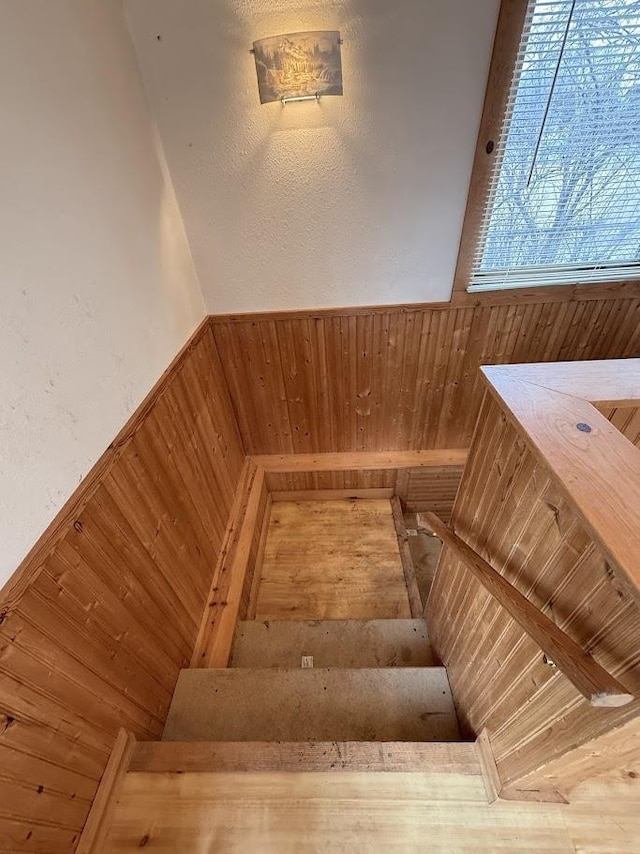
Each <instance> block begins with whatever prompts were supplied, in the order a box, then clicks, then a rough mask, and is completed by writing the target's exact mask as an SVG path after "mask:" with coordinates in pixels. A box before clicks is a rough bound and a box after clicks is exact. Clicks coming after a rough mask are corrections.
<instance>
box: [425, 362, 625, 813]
mask: <svg viewBox="0 0 640 854" xmlns="http://www.w3.org/2000/svg"><path fill="white" fill-rule="evenodd" d="M603 364H605V365H606V363H603ZM516 367H517V370H514V369H512V368H505V369H504V370H503V369H498V368H494V369H488V371H487V373H488V376H489V377H490V378H493V380H492V382H493V383H495V382H496V381H497V378H498V375H499V374H500V373H502V376H504V377H505V382H503V383H502V385H498V386H497V388H499V389H500V392H499V393H500V394H501V395H502V396H503V401H504V400H505V399H506V397H505V396H506V391H505V389H506V388H507V385H506V382H507V381H513V382H515V384H516V385H515V386H514V388H515V387H517V386H518V383H520V379H519V376H522V377H526V376H527V371H528V370H530V369H529V366H521V368H520V367H518V366H516ZM558 367H559V368H563V366H558ZM549 368H551V369H553V368H554V366H541V367H540V372H541V374H545V375H548V379H550V373H551V372H550V371H548V370H547V369H549ZM589 368H590V369H592V368H593V369H595V372H596V373H597V371H598V366H589ZM543 369H544V370H543ZM580 370H581V371H582V366H580ZM613 370H614V372H615V371H622V372H623V374H622V376H623V377H624V376H625V375H624V369H623V366H621V365H620V366H615V367H614V368H613ZM630 370H631V365H630ZM610 373H611V372H610ZM631 373H632V375H633V378H634V382H635V389H636V391H635V395H634V396H636V397H637V396H638V388H640V386H639V385H638V369H637V366H636V368H635V373H633V371H632V372H631ZM574 374H575V372H574ZM548 379H547V380H545V379H544V377H542V378H541V379H540V382H539V384H537V383H534V385H533V388H534V389H535V393H536V394H538V395H539V396H540V395H542V396H546V397H545V400H546V398H547V397H549V396H550V395H553V394H555V392H554V391H553V390H552V389H553V388H555V386H551V383H550V382H549V381H548ZM569 379H570V378H569ZM600 385H601V388H600V389H599V390H598V394H597V396H596V398H595V399H598V398H599V399H600V400H602V397H601V396H600V395H603V396H604V397H605V398H606V397H608V396H609V395H611V394H613V395H614V397H615V396H616V395H617V393H618V391H619V389H613V387H614V386H615V385H616V384H615V383H614V382H611V377H610V378H609V381H608V382H605V383H600ZM622 385H624V382H622ZM550 386H551V388H550ZM575 389H576V382H575V376H574V379H573V388H572V387H571V385H568V386H566V388H565V390H564V391H563V393H562V394H561V395H560V396H559V399H560V402H561V403H562V405H563V406H565V408H566V412H565V415H564V416H560V415H559V414H557V413H555V411H553V412H552V411H551V409H549V401H547V405H546V406H542V407H540V406H538V407H537V408H536V407H535V406H534V405H533V404H531V405H528V404H526V403H525V404H523V407H522V412H524V413H526V417H527V418H530V420H533V419H536V418H537V419H538V420H539V423H540V424H541V425H546V426H543V427H541V428H540V429H541V431H546V432H544V436H545V437H546V438H547V439H548V443H549V447H548V449H547V450H548V453H546V454H545V453H544V452H542V451H540V450H539V449H538V450H536V448H537V446H536V444H535V442H536V439H535V438H532V436H533V433H529V434H527V435H525V434H524V433H523V430H522V429H518V427H517V423H516V418H517V413H516V410H515V409H514V408H513V406H512V407H511V409H509V408H508V407H506V406H505V405H504V402H502V404H501V403H499V402H498V401H497V400H496V399H494V398H493V397H492V396H490V395H487V397H486V399H485V401H484V404H483V408H482V412H481V416H480V419H479V422H478V429H477V432H476V435H475V437H474V441H473V445H472V448H471V451H470V456H469V461H468V464H467V467H466V469H465V473H464V476H463V479H462V483H461V486H460V490H459V493H458V498H457V500H456V504H455V507H454V512H453V517H452V526H453V527H454V528H455V531H456V533H457V534H458V535H459V536H460V537H462V538H463V539H464V540H465V541H466V543H467V544H468V545H470V546H471V547H472V548H473V549H474V550H475V551H476V552H478V553H479V554H480V555H482V556H483V557H484V558H485V559H487V560H489V561H490V562H491V564H492V565H493V567H494V568H496V569H497V570H498V571H500V572H501V573H502V574H503V575H504V576H505V577H506V578H507V580H508V581H509V582H511V583H512V584H513V585H514V586H515V587H517V588H518V589H519V590H520V592H521V593H523V594H524V595H525V596H527V598H528V599H529V600H530V601H531V602H532V603H533V604H535V605H536V606H537V607H538V608H539V609H540V610H541V611H543V612H544V613H545V614H547V616H549V617H550V618H551V619H552V620H553V621H554V622H555V623H556V624H557V625H558V626H559V627H560V628H562V629H563V630H564V631H565V632H566V633H567V634H568V635H570V636H571V637H572V638H573V639H574V640H575V641H576V642H577V643H578V644H579V646H580V647H581V649H583V650H585V651H588V652H589V653H590V654H592V655H593V656H594V658H595V659H596V660H597V661H598V662H599V663H600V664H601V665H602V666H603V667H604V668H605V669H606V670H607V671H608V672H609V673H611V674H612V675H613V676H615V677H616V678H617V679H618V680H619V681H620V682H621V683H622V684H623V685H624V687H625V688H626V690H627V691H628V692H629V693H631V694H633V695H634V696H635V698H636V699H635V700H633V701H632V702H631V703H629V704H628V705H625V706H623V707H621V708H615V709H595V708H593V707H592V706H591V705H589V703H588V702H587V701H586V700H585V699H584V698H583V697H582V696H581V695H580V694H579V693H578V691H577V690H576V689H575V688H574V687H573V685H572V684H571V683H570V682H569V681H568V680H567V679H565V678H564V677H563V675H562V674H561V673H560V672H559V671H557V670H555V669H553V668H552V667H550V666H549V665H548V664H547V663H545V661H544V659H543V655H542V652H541V650H540V647H538V646H537V645H536V644H535V643H534V642H533V641H532V640H531V638H530V637H529V636H528V635H527V634H525V632H524V631H523V630H522V629H521V628H520V626H519V625H518V624H517V623H516V622H515V621H514V620H513V619H512V618H511V617H510V616H509V614H508V613H507V611H505V610H504V609H503V608H502V607H501V606H500V605H499V604H498V603H497V601H496V600H495V599H494V598H493V597H492V596H491V595H490V594H489V593H488V592H487V591H486V590H485V589H484V587H482V585H481V584H480V583H479V582H478V581H477V580H476V579H475V578H474V577H473V576H472V575H471V574H470V573H469V571H468V570H467V568H466V567H465V566H464V565H463V564H462V562H461V561H460V560H459V559H458V557H457V556H456V554H455V553H454V552H453V551H452V550H447V549H445V551H444V552H443V557H442V559H441V562H440V566H439V568H438V572H437V574H436V579H435V582H434V585H433V588H432V592H431V597H430V599H429V603H428V608H427V613H428V617H429V622H430V629H431V637H432V641H433V642H434V644H435V648H436V649H437V651H438V653H439V654H440V656H441V657H442V660H443V661H444V663H445V664H446V666H447V670H448V674H449V679H450V682H451V687H452V690H453V693H454V696H455V697H456V701H457V706H458V714H459V717H460V718H461V719H462V722H463V723H464V724H466V725H467V727H468V728H470V729H471V730H473V731H475V732H480V731H481V730H483V729H485V728H486V729H487V731H488V733H489V735H490V740H491V748H492V751H493V754H494V757H495V763H496V768H497V773H498V775H499V779H500V780H501V784H502V786H503V787H504V790H505V792H507V793H508V792H509V790H511V795H512V796H513V795H514V794H515V795H517V794H518V793H520V796H526V795H525V794H523V793H529V794H531V792H535V791H537V790H539V789H543V788H544V787H546V786H552V787H556V788H560V790H561V791H566V790H567V789H568V788H570V787H571V786H572V785H574V784H575V783H576V782H578V781H579V780H580V779H584V778H585V777H586V776H589V775H590V774H594V773H597V771H598V769H600V770H606V769H607V767H610V766H611V763H615V762H617V761H618V759H620V755H622V754H620V750H621V749H622V747H624V742H625V740H627V741H628V739H627V737H626V735H625V734H626V733H628V732H629V733H630V732H631V731H633V732H635V731H637V729H638V724H637V721H638V716H639V715H640V653H639V650H640V612H639V610H638V601H637V588H635V590H634V589H633V584H632V582H631V578H632V576H633V574H634V573H635V577H636V578H637V551H636V560H635V561H634V559H633V548H632V546H633V543H634V542H635V543H637V539H638V515H637V507H638V502H639V498H638V485H637V483H638V481H637V477H636V474H635V473H634V472H635V471H637V469H638V458H637V457H635V455H634V454H633V449H632V448H631V446H627V443H626V442H624V441H622V442H621V443H620V442H614V439H615V434H611V435H610V434H609V433H608V432H607V431H605V430H604V429H603V425H605V426H608V425H606V422H604V421H603V420H602V419H600V421H598V419H597V416H598V413H597V412H596V410H595V409H594V408H593V407H591V408H590V412H591V414H589V411H588V409H586V408H585V407H584V406H582V407H581V408H577V409H576V410H575V412H574V411H572V410H571V406H573V405H576V406H578V405H580V406H581V405H582V404H585V401H582V400H580V399H578V398H577V397H572V396H570V394H571V393H574V392H575V394H579V391H575ZM612 389H613V391H612ZM625 394H626V393H625V392H624V390H623V391H622V392H621V393H620V396H622V397H624V396H625ZM572 402H573V403H572ZM586 406H587V407H589V406H590V404H588V403H586ZM613 407H614V404H612V403H611V401H609V402H608V403H607V402H606V401H605V402H603V404H602V405H601V408H604V409H605V411H606V414H608V415H609V416H610V417H611V421H612V423H615V422H616V420H617V421H618V422H619V425H620V426H621V427H622V429H623V431H624V432H625V433H626V435H627V436H628V437H629V438H631V439H632V441H633V440H636V441H637V425H638V421H637V415H636V414H635V411H634V409H633V408H629V409H628V410H626V412H625V414H619V413H621V412H622V410H623V409H624V406H623V407H622V408H617V409H614V408H613ZM505 413H507V414H505ZM578 413H579V414H578ZM585 413H586V416H585ZM583 416H584V417H583ZM583 421H584V422H590V424H591V425H593V427H592V428H591V427H590V424H588V423H585V424H583V423H582V422H583ZM581 427H582V428H584V427H586V428H587V432H586V433H584V432H580V428H581ZM589 432H592V433H593V438H592V439H591V440H590V442H589V443H586V442H585V441H583V440H581V439H580V436H583V437H584V436H586V435H588V434H589ZM542 435H543V433H542V432H540V433H539V434H538V436H539V437H540V436H542ZM575 437H578V438H575ZM603 444H604V445H605V447H604V448H603V447H602V445H603ZM614 444H615V445H616V448H617V450H616V449H614V448H613V447H612V446H613V445H614ZM596 445H597V446H598V447H596ZM607 447H609V448H610V450H609V453H610V454H611V457H610V462H611V465H610V468H609V469H607V455H606V451H607ZM571 449H572V450H571ZM622 457H625V459H627V458H628V460H629V464H628V465H623V464H622V463H621V462H620V460H621V459H622ZM631 457H634V459H635V463H633V464H632V463H631ZM559 460H561V465H562V470H563V471H564V472H565V473H567V472H568V473H569V475H570V477H568V478H567V480H566V481H565V482H563V481H562V479H561V478H560V477H559V475H558V469H556V468H554V465H556V464H557V463H558V461H559ZM572 460H573V462H572ZM574 464H575V467H574V468H573V469H572V468H571V467H572V466H573V465H574ZM616 465H618V467H619V468H620V466H622V468H620V471H619V472H618V474H617V475H616V477H615V478H614V480H615V483H610V484H608V486H607V485H606V484H605V481H606V479H607V471H608V470H609V471H613V469H614V467H615V466H616ZM589 466H591V469H590V470H593V472H592V476H591V477H590V476H589V475H588V473H587V468H588V467H589ZM634 466H635V469H634ZM632 469H634V470H633V471H632ZM572 472H573V474H571V473H572ZM625 472H626V474H625ZM598 479H600V480H598ZM589 483H590V484H591V487H590V488H589V487H588V484H589ZM596 483H597V486H596ZM583 487H584V488H583ZM618 488H619V489H626V493H625V495H626V497H625V498H621V497H620V496H618V497H617V498H615V496H616V495H617V489H618ZM572 493H575V494H574V498H575V501H574V500H573V499H570V496H571V495H572ZM587 502H590V505H591V507H592V509H593V512H590V511H589V509H588V508H587ZM616 502H618V503H616ZM616 506H617V507H618V509H619V511H620V512H619V513H618V514H615V513H614V509H615V507H616ZM578 508H580V509H579V510H578ZM598 508H599V509H598ZM625 516H626V518H625ZM614 517H615V518H617V519H618V523H617V525H616V522H615V518H614ZM605 527H606V529H607V531H608V532H609V533H608V543H607V544H605V545H603V538H602V530H604V528H605ZM616 541H619V542H621V543H622V546H620V547H618V545H616ZM623 546H624V547H623ZM625 548H626V551H625ZM614 731H615V732H617V733H618V736H619V737H616V736H615V734H614V735H612V733H614ZM620 740H622V741H620ZM617 742H620V743H617ZM616 751H618V752H616ZM635 751H636V754H635V755H636V757H637V746H636V747H635ZM623 753H624V751H623ZM627 753H628V751H627ZM619 754H620V755H619ZM628 758H629V757H628V755H626V754H624V756H623V759H628ZM620 761H622V760H620ZM581 774H582V777H581V776H580V775H581Z"/></svg>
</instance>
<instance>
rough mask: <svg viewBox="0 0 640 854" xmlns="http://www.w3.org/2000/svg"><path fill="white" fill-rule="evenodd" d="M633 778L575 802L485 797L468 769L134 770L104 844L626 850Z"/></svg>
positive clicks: (263, 850) (635, 820)
mask: <svg viewBox="0 0 640 854" xmlns="http://www.w3.org/2000/svg"><path fill="white" fill-rule="evenodd" d="M632 774H633V776H631V775H632ZM637 778H638V774H637V766H636V767H635V770H632V769H631V768H629V770H628V771H627V770H625V771H623V772H618V773H617V774H615V775H611V776H609V777H607V778H602V779H599V780H593V781H591V782H590V783H589V784H585V785H584V786H581V787H580V788H579V789H578V790H576V791H575V793H574V797H573V798H572V802H571V803H570V804H522V803H513V802H507V801H499V802H498V803H495V804H488V803H487V798H486V794H485V792H484V787H483V784H482V780H481V778H480V777H478V776H477V775H472V774H451V773H441V774H438V773H432V774H430V773H417V774H416V773H414V774H401V773H391V774H384V773H369V774H367V773H352V774H324V773H300V774H295V773H294V774H292V773H263V772H260V773H254V774H251V773H218V774H215V773H203V772H199V773H186V774H158V773H130V774H128V775H127V778H126V780H125V789H124V792H123V797H122V798H121V800H120V803H119V804H118V808H117V813H116V817H115V821H114V824H113V827H112V830H111V834H110V837H109V845H108V848H107V850H108V851H109V852H110V854H115V852H119V854H124V852H130V854H139V852H140V850H141V846H142V847H144V846H147V845H148V848H149V850H151V851H157V852H162V854H165V852H171V854H175V852H183V851H184V852H187V851H194V852H195V851H210V850H212V847H213V848H214V849H215V850H219V851H238V852H258V851H259V852H260V854H282V852H285V851H287V852H289V851H318V852H320V851H322V852H324V851H358V852H361V851H362V852H380V851H394V852H403V854H405V852H411V853H412V854H418V852H420V854H422V852H424V851H428V852H429V854H452V853H453V852H455V854H516V852H526V854H575V852H577V851H579V852H581V854H632V852H635V851H637V847H638V845H637V842H638V839H639V838H640V813H639V811H638V798H639V796H640V781H639V780H638V779H637Z"/></svg>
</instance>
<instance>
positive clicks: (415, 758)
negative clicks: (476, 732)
mask: <svg viewBox="0 0 640 854" xmlns="http://www.w3.org/2000/svg"><path fill="white" fill-rule="evenodd" d="M129 771H130V772H131V771H158V772H173V773H188V772H190V771H199V772H200V771H201V772H207V771H210V772H251V771H265V772H272V771H293V772H303V771H304V772H309V771H320V772H334V771H380V772H396V771H398V772H413V773H415V772H419V773H431V774H472V775H476V776H480V775H481V773H482V772H481V769H480V763H479V760H478V754H477V751H476V746H475V743H473V742H462V741H460V742H414V741H400V742H398V741H396V742H382V741H374V742H372V741H347V742H338V741H316V742H291V741H287V742H284V741H241V742H237V741H204V742H203V741H142V742H137V743H136V747H135V751H134V754H133V757H132V759H131V763H130V765H129Z"/></svg>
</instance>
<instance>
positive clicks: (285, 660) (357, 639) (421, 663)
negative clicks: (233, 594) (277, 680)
mask: <svg viewBox="0 0 640 854" xmlns="http://www.w3.org/2000/svg"><path fill="white" fill-rule="evenodd" d="M310 658H311V659H312V661H309V659H310ZM303 659H304V661H303ZM433 664H434V659H433V654H432V652H431V646H430V644H429V636H428V634H427V626H426V623H425V621H424V620H320V621H307V620H265V621H262V620H253V621H245V622H241V623H240V624H239V626H238V631H237V633H236V640H235V644H234V648H233V654H232V656H231V663H230V665H229V666H230V667H253V668H260V667H289V668H295V667H302V666H313V667H429V666H431V665H433Z"/></svg>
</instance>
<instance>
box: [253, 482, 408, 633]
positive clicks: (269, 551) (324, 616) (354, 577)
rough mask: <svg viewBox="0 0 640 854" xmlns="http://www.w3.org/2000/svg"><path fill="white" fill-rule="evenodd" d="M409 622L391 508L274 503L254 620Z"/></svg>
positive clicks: (359, 502)
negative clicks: (403, 619) (396, 620)
mask: <svg viewBox="0 0 640 854" xmlns="http://www.w3.org/2000/svg"><path fill="white" fill-rule="evenodd" d="M410 617H411V612H410V608H409V599H408V596H407V589H406V586H405V581H404V574H403V571H402V563H401V561H400V552H399V550H398V540H397V538H396V532H395V527H394V524H393V516H392V513H391V502H390V501H388V500H387V499H362V498H361V499H352V500H338V501H298V502H295V501H282V502H275V503H274V504H273V506H272V508H271V519H270V522H269V532H268V535H267V542H266V548H265V553H264V559H263V563H262V571H261V579H260V586H259V589H258V599H257V607H256V619H257V620H287V619H288V620H372V619H393V618H405V619H408V618H410Z"/></svg>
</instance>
